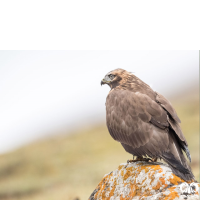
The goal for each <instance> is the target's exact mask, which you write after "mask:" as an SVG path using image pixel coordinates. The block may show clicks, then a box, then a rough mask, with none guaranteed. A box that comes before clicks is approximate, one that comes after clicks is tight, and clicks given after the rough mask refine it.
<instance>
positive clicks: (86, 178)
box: [0, 51, 199, 200]
mask: <svg viewBox="0 0 200 200" xmlns="http://www.w3.org/2000/svg"><path fill="white" fill-rule="evenodd" d="M116 68H123V69H126V70H127V71H130V72H133V73H134V74H135V75H136V76H138V77H139V78H140V79H142V80H143V81H145V82H146V83H147V84H149V85H150V86H151V87H152V88H153V89H154V90H155V91H158V92H159V93H161V94H162V95H164V96H165V97H166V98H168V99H169V100H170V101H171V103H172V104H173V106H174V107H175V109H176V111H177V113H178V115H179V117H180V119H181V121H182V123H181V127H182V130H183V132H184V135H185V137H186V139H187V141H188V144H189V149H190V152H191V156H192V163H191V166H192V169H193V172H194V174H195V177H196V179H197V180H198V181H199V52H198V51H0V96H1V97H0V121H1V123H0V124H1V125H0V135H1V139H0V199H9V200H15V199H22V200H54V199H60V200H62V199H63V200H64V199H65V200H75V199H76V200H78V199H79V200H83V199H87V198H88V197H89V196H90V194H91V193H92V192H93V190H94V189H95V187H96V186H97V185H98V183H99V182H100V180H101V179H102V177H103V176H104V175H105V174H106V173H109V172H111V171H113V170H115V169H116V168H117V167H118V165H119V164H120V163H124V162H126V161H127V160H128V159H131V158H132V156H131V155H130V154H128V153H126V152H125V151H124V149H123V148H122V147H121V145H120V144H119V143H117V142H116V141H114V140H113V139H112V138H111V136H110V135H109V133H108V131H107V128H106V123H105V117H106V113H105V101H106V96H107V94H108V92H109V90H110V89H109V87H108V86H107V85H105V86H103V87H101V86H100V81H101V79H102V78H103V77H104V76H105V74H106V73H108V72H109V71H111V70H113V69H116Z"/></svg>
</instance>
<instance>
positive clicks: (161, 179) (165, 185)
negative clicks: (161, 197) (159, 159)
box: [159, 177, 168, 188]
mask: <svg viewBox="0 0 200 200" xmlns="http://www.w3.org/2000/svg"><path fill="white" fill-rule="evenodd" d="M159 180H160V181H161V183H162V185H163V186H164V188H166V187H167V186H168V185H167V184H166V183H165V179H164V178H163V177H160V178H159Z"/></svg>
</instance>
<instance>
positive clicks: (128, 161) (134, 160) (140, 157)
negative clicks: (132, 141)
mask: <svg viewBox="0 0 200 200" xmlns="http://www.w3.org/2000/svg"><path fill="white" fill-rule="evenodd" d="M138 161H146V162H149V161H152V160H151V159H150V158H143V157H142V156H137V157H136V159H134V156H133V160H127V163H130V162H138Z"/></svg>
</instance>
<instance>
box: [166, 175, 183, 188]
mask: <svg viewBox="0 0 200 200" xmlns="http://www.w3.org/2000/svg"><path fill="white" fill-rule="evenodd" d="M171 176H172V177H170V178H169V181H170V183H172V184H173V185H178V184H179V183H183V182H185V181H184V180H183V179H181V178H179V177H178V176H176V175H174V174H172V175H171Z"/></svg>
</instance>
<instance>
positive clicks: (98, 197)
mask: <svg viewBox="0 0 200 200" xmlns="http://www.w3.org/2000/svg"><path fill="white" fill-rule="evenodd" d="M198 191H199V183H192V182H190V183H186V182H185V181H184V180H182V179H180V178H179V177H177V176H176V175H174V174H173V173H172V171H171V169H170V168H169V167H168V166H167V165H165V164H162V163H151V162H149V163H147V162H135V163H125V164H121V165H119V167H118V169H116V170H114V171H112V172H111V173H109V174H106V175H105V176H104V178H103V179H102V181H101V182H100V183H99V184H98V186H97V187H96V189H95V190H94V192H93V193H92V194H91V196H90V198H89V200H128V199H131V200H133V199H134V200H136V199H143V200H150V199H151V200H172V199H174V200H177V199H187V200H197V199H199V192H198Z"/></svg>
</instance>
